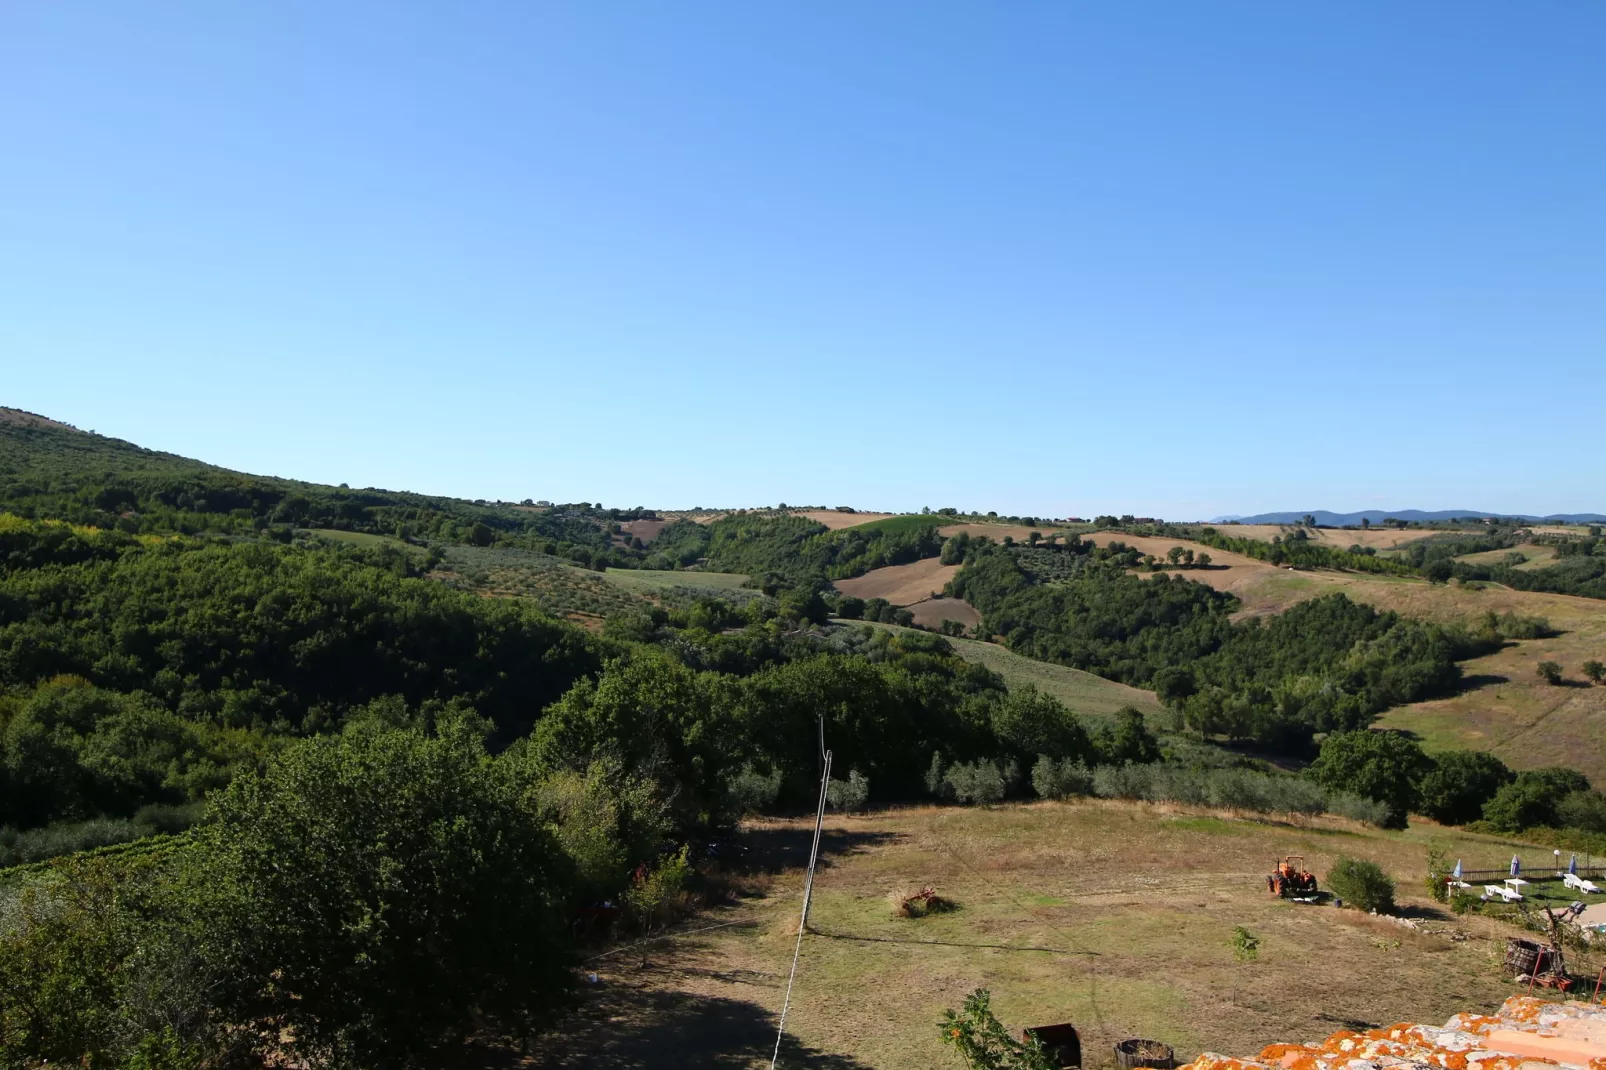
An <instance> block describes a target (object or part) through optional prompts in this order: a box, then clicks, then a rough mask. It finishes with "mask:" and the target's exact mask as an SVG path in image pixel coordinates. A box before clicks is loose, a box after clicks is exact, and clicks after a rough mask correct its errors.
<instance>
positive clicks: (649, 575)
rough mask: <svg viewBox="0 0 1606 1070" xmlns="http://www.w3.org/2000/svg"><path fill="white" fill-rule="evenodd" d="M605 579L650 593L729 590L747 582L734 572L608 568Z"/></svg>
mask: <svg viewBox="0 0 1606 1070" xmlns="http://www.w3.org/2000/svg"><path fill="white" fill-rule="evenodd" d="M606 579H607V580H608V582H610V583H617V584H618V585H619V586H621V587H624V588H627V589H630V590H636V591H640V592H642V593H652V592H654V591H662V590H667V589H669V588H671V587H708V588H711V589H716V590H730V589H732V588H736V587H740V586H741V585H742V584H744V583H746V582H747V577H746V576H743V575H741V574H740V573H736V572H687V571H684V570H680V571H654V570H652V569H638V568H610V569H609V570H608V571H607V574H606Z"/></svg>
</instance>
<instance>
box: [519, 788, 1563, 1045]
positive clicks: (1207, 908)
mask: <svg viewBox="0 0 1606 1070" xmlns="http://www.w3.org/2000/svg"><path fill="white" fill-rule="evenodd" d="M811 826H812V822H811V821H807V820H796V821H774V820H771V821H757V822H754V823H752V824H751V825H749V826H748V827H747V828H746V830H745V831H744V835H743V841H744V843H745V845H746V847H747V849H748V851H747V854H745V855H743V856H742V857H743V858H744V859H746V860H747V861H748V863H749V867H750V868H751V869H752V870H754V871H755V875H754V876H753V878H751V881H750V883H749V884H748V885H747V890H746V895H745V896H743V897H740V898H738V899H736V900H735V904H734V905H731V906H727V907H722V908H719V909H716V910H713V911H710V912H708V913H707V914H705V915H704V916H703V917H701V918H698V919H696V920H694V921H692V922H690V923H688V924H687V925H686V926H685V928H686V929H699V928H703V927H705V926H713V925H719V926H723V927H722V928H717V929H712V930H706V931H702V932H697V933H692V934H690V935H687V936H684V937H680V938H674V939H669V940H665V941H662V942H660V943H658V944H656V945H649V946H647V947H645V948H640V949H632V950H629V951H625V952H621V953H618V954H615V955H612V956H609V957H607V958H604V959H602V960H600V961H598V962H595V963H593V964H591V965H590V966H589V967H588V969H594V970H596V972H597V974H598V983H597V984H596V985H595V986H594V987H590V988H587V989H586V992H585V994H584V995H585V999H584V1002H583V1004H582V1006H581V1008H580V1009H579V1010H578V1012H577V1013H576V1014H575V1015H574V1016H573V1017H572V1018H571V1019H570V1020H568V1021H565V1022H563V1023H562V1024H561V1026H560V1029H559V1030H558V1035H556V1036H553V1037H552V1038H550V1039H546V1040H544V1041H543V1043H542V1045H541V1054H540V1055H538V1056H536V1057H535V1058H534V1059H533V1060H532V1065H535V1066H541V1067H554V1068H556V1067H582V1066H584V1067H598V1068H610V1070H612V1068H627V1067H628V1068H636V1067H643V1068H644V1067H649V1066H663V1065H667V1062H666V1055H668V1054H669V1053H673V1056H672V1059H671V1060H670V1061H673V1062H674V1063H675V1065H681V1066H699V1067H730V1068H736V1067H743V1068H747V1067H763V1066H767V1065H768V1064H769V1057H770V1051H771V1047H772V1045H773V1044H774V1037H775V1032H774V1030H775V1022H776V1018H777V1015H778V1013H779V1010H780V1006H781V1001H782V998H783V996H784V994H785V987H786V980H787V973H788V970H789V967H790V965H791V961H792V951H793V941H794V937H795V932H796V926H797V917H798V914H797V912H798V906H799V901H800V889H801V883H802V881H801V873H800V872H799V867H800V865H801V863H802V862H803V861H804V859H805V857H806V854H807V851H808V843H809V835H810V832H811ZM1430 842H1436V843H1438V844H1440V845H1441V846H1442V847H1444V848H1445V849H1446V850H1447V851H1448V852H1449V854H1450V856H1451V857H1452V858H1454V857H1461V858H1463V859H1465V861H1466V864H1467V866H1469V867H1485V866H1487V867H1496V866H1503V865H1504V863H1505V861H1506V859H1508V858H1509V857H1510V855H1511V853H1512V849H1513V848H1512V845H1511V844H1510V843H1508V842H1504V841H1498V840H1494V839H1491V838H1487V837H1479V836H1474V835H1470V834H1466V833H1462V832H1459V831H1456V830H1446V829H1440V828H1437V827H1436V826H1425V827H1415V828H1412V829H1411V830H1409V831H1407V832H1403V833H1383V832H1379V831H1376V830H1371V829H1364V828H1361V827H1359V826H1354V825H1351V824H1348V823H1345V822H1341V821H1337V820H1333V819H1319V820H1315V821H1310V822H1307V823H1305V824H1303V825H1293V824H1287V825H1285V824H1274V823H1262V822H1256V821H1247V820H1236V819H1233V818H1231V817H1227V816H1222V815H1212V814H1207V813H1201V812H1183V811H1180V810H1176V809H1167V808H1159V807H1154V806H1148V805H1144V804H1127V803H1111V802H1099V801H1082V802H1073V803H1037V804H1031V805H1007V806H1001V807H997V808H993V809H960V808H934V807H933V808H920V809H909V810H897V811H889V812H883V813H877V814H873V815H869V816H864V817H846V818H844V817H831V818H828V819H827V823H826V836H825V841H824V852H823V858H824V861H823V864H822V868H821V870H820V873H819V876H818V878H817V881H816V884H815V890H814V907H813V911H812V914H811V918H810V928H811V932H810V934H809V935H807V936H806V937H805V938H804V941H803V947H802V954H801V958H800V960H799V964H798V974H797V981H796V986H795V989H794V991H793V994H792V1004H791V1009H790V1013H789V1016H788V1019H787V1032H788V1034H789V1037H790V1039H789V1040H788V1043H787V1046H786V1047H785V1048H783V1065H787V1066H793V1067H802V1066H810V1067H831V1068H835V1070H860V1068H877V1070H905V1068H906V1070H941V1068H947V1067H954V1068H956V1070H957V1068H958V1067H959V1065H960V1063H959V1060H958V1059H957V1058H956V1057H955V1056H954V1055H953V1053H952V1052H950V1051H949V1050H947V1049H946V1048H944V1047H943V1046H942V1045H941V1044H940V1042H939V1040H938V1031H937V1022H938V1021H939V1020H940V1019H941V1016H942V1012H943V1010H944V1009H945V1008H949V1007H956V1006H957V1005H958V1004H959V1003H960V1001H961V1000H962V999H963V998H964V996H965V995H966V993H968V992H970V991H971V990H972V989H974V988H976V987H978V986H985V987H987V988H989V989H991V990H992V993H993V1006H994V1009H995V1011H996V1012H997V1013H998V1015H999V1017H1000V1018H1001V1019H1002V1020H1003V1021H1004V1022H1005V1023H1006V1024H1008V1025H1010V1026H1012V1027H1016V1028H1019V1027H1022V1026H1027V1025H1039V1024H1047V1023H1051V1022H1062V1021H1070V1022H1073V1023H1075V1025H1076V1026H1077V1028H1078V1029H1079V1030H1080V1031H1081V1034H1082V1041H1083V1052H1084V1062H1085V1065H1087V1066H1088V1067H1107V1066H1110V1065H1111V1064H1112V1062H1113V1060H1112V1058H1111V1054H1110V1053H1111V1045H1112V1044H1113V1043H1114V1042H1116V1041H1117V1040H1120V1039H1123V1038H1126V1037H1131V1036H1140V1037H1149V1038H1154V1039H1158V1040H1162V1041H1164V1042H1165V1043H1168V1044H1171V1045H1173V1046H1174V1047H1175V1048H1176V1049H1177V1055H1178V1056H1179V1057H1180V1058H1183V1059H1186V1058H1189V1057H1191V1056H1193V1055H1195V1054H1197V1053H1198V1052H1200V1051H1202V1050H1215V1051H1225V1052H1245V1051H1256V1050H1259V1048H1260V1047H1261V1046H1262V1045H1264V1044H1268V1043H1272V1042H1275V1041H1284V1040H1299V1039H1304V1038H1307V1037H1320V1036H1325V1035H1327V1034H1330V1033H1332V1032H1334V1031H1335V1030H1337V1029H1340V1028H1356V1029H1360V1028H1369V1027H1375V1026H1379V1025H1386V1024H1391V1023H1394V1022H1397V1021H1401V1020H1405V1021H1420V1022H1440V1021H1443V1020H1444V1019H1446V1018H1448V1017H1449V1016H1450V1015H1451V1014H1453V1013H1456V1012H1458V1011H1462V1010H1482V1011H1488V1010H1492V1009H1493V1008H1495V1007H1496V1006H1498V1005H1499V1003H1500V1001H1501V1000H1502V999H1504V998H1505V997H1506V996H1507V995H1510V994H1512V993H1513V992H1515V991H1516V989H1515V988H1514V987H1513V985H1512V984H1511V983H1510V982H1509V981H1508V980H1507V979H1505V977H1504V976H1503V974H1502V972H1501V971H1500V969H1499V951H1500V949H1501V947H1502V946H1503V940H1504V937H1505V935H1506V932H1507V931H1506V930H1504V929H1502V928H1500V927H1499V925H1498V924H1497V923H1495V922H1493V921H1490V920H1488V919H1482V918H1467V919H1458V918H1454V917H1453V916H1450V915H1447V914H1443V913H1442V912H1440V911H1439V910H1438V909H1437V908H1436V907H1435V906H1434V905H1432V904H1431V902H1427V901H1422V900H1415V901H1413V897H1414V895H1415V893H1417V892H1418V891H1419V889H1420V888H1421V879H1422V874H1423V872H1424V868H1425V857H1426V847H1427V845H1428V844H1429V843H1430ZM1340 852H1343V853H1349V854H1354V855H1359V856H1362V857H1366V858H1371V859H1373V860H1375V861H1377V862H1379V863H1380V864H1382V865H1383V866H1384V867H1385V868H1387V869H1388V870H1389V871H1390V872H1391V873H1393V875H1394V876H1395V877H1396V878H1397V879H1398V880H1399V881H1400V890H1401V893H1402V901H1403V902H1406V903H1408V904H1409V906H1410V907H1412V908H1413V909H1415V910H1416V911H1417V912H1419V913H1420V914H1422V915H1424V916H1426V917H1428V918H1429V919H1431V920H1430V921H1429V922H1428V925H1429V927H1430V928H1432V929H1434V930H1436V933H1434V934H1431V935H1423V934H1420V933H1416V932H1412V931H1410V930H1407V929H1404V928H1402V927H1400V926H1397V925H1395V924H1392V923H1390V922H1388V921H1386V920H1381V919H1377V918H1373V917H1370V916H1367V915H1363V914H1361V913H1359V912H1358V911H1354V910H1339V909H1336V908H1333V907H1330V906H1305V905H1299V904H1294V903H1289V902H1283V901H1281V900H1277V899H1274V898H1272V897H1270V896H1268V895H1267V893H1266V885H1265V879H1264V874H1265V873H1266V872H1267V870H1268V869H1269V867H1270V865H1271V863H1272V860H1273V858H1275V857H1277V856H1281V855H1284V854H1289V853H1303V854H1304V855H1305V856H1306V857H1307V860H1308V862H1309V864H1310V865H1311V868H1312V869H1314V870H1315V871H1316V872H1317V874H1318V875H1319V876H1325V874H1326V872H1327V869H1328V867H1329V865H1330V864H1331V862H1332V860H1333V858H1334V856H1335V855H1336V854H1338V853H1340ZM1523 853H1524V855H1525V861H1528V862H1529V863H1530V866H1531V867H1537V864H1538V862H1539V859H1540V857H1544V858H1548V857H1549V854H1550V852H1549V851H1548V850H1541V849H1532V850H1525V851H1524V852H1523ZM926 884H930V885H934V886H935V887H936V889H937V891H938V892H939V893H940V894H942V895H943V896H946V897H950V898H952V899H954V900H956V901H957V902H958V903H959V907H960V909H959V910H957V911H956V912H954V913H951V914H945V915H938V916H934V917H929V918H924V919H920V920H910V919H900V918H895V917H893V916H892V913H891V910H890V909H889V905H888V900H887V897H888V894H889V893H894V892H903V893H907V892H909V891H912V890H913V889H916V888H919V887H920V886H922V885H926ZM1236 925H1242V926H1244V927H1246V928H1247V929H1249V930H1250V931H1251V932H1252V933H1253V934H1254V935H1255V936H1257V937H1259V939H1260V941H1261V942H1260V950H1259V954H1258V959H1257V961H1254V962H1240V961H1237V960H1236V958H1235V956H1234V952H1233V948H1232V937H1233V927H1234V926H1236ZM1452 936H1460V937H1465V938H1464V939H1451V937H1452ZM1581 965H1582V964H1578V966H1581ZM1578 966H1575V969H1576V968H1578ZM1588 968H1589V969H1591V972H1592V969H1593V968H1592V967H1588Z"/></svg>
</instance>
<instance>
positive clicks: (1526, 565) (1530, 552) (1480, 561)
mask: <svg viewBox="0 0 1606 1070" xmlns="http://www.w3.org/2000/svg"><path fill="white" fill-rule="evenodd" d="M1513 552H1516V553H1521V554H1523V555H1525V556H1526V557H1527V558H1528V560H1527V561H1524V562H1523V563H1522V564H1520V565H1518V566H1517V568H1518V569H1520V570H1522V571H1524V572H1532V571H1533V570H1534V569H1539V568H1549V567H1550V566H1551V565H1554V564H1555V563H1556V548H1555V547H1554V546H1536V545H1534V544H1533V543H1530V542H1525V543H1521V544H1519V545H1517V546H1514V547H1512V548H1511V549H1510V550H1484V551H1482V552H1481V553H1476V554H1462V555H1461V556H1460V557H1458V558H1456V560H1457V561H1464V562H1466V563H1467V564H1469V565H1499V564H1503V563H1504V562H1505V559H1506V555H1507V554H1509V553H1513Z"/></svg>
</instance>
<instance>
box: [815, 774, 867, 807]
mask: <svg viewBox="0 0 1606 1070" xmlns="http://www.w3.org/2000/svg"><path fill="white" fill-rule="evenodd" d="M825 801H826V802H828V803H830V804H831V808H832V809H833V810H850V811H853V812H855V813H856V812H858V811H860V810H863V809H864V806H865V803H867V802H869V801H870V778H869V777H866V776H865V775H864V774H863V773H860V772H859V771H858V770H857V769H850V770H849V771H848V778H847V779H846V780H832V781H831V782H830V783H828V784H826V786H825Z"/></svg>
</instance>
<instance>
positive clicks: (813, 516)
mask: <svg viewBox="0 0 1606 1070" xmlns="http://www.w3.org/2000/svg"><path fill="white" fill-rule="evenodd" d="M787 512H789V513H791V514H792V515H793V516H801V517H803V518H804V519H806V520H812V521H814V522H815V523H816V524H824V525H825V526H826V527H828V528H830V529H831V530H832V531H841V530H842V529H843V528H856V527H858V526H859V525H860V524H872V523H874V522H875V521H877V520H891V519H892V518H893V517H895V516H897V515H898V514H897V513H839V512H837V511H836V510H835V509H788V510H787Z"/></svg>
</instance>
